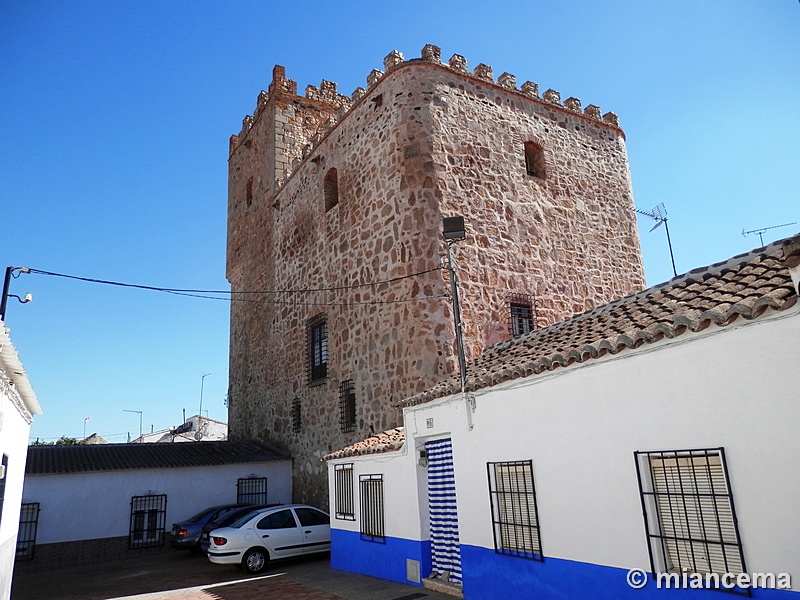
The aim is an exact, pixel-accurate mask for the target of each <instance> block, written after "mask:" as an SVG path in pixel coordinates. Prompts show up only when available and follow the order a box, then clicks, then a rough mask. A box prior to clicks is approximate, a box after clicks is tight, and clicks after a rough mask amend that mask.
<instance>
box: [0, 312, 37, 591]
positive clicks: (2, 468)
mask: <svg viewBox="0 0 800 600" xmlns="http://www.w3.org/2000/svg"><path fill="white" fill-rule="evenodd" d="M40 414H42V409H41V407H40V406H39V402H38V401H37V400H36V395H35V394H34V393H33V389H32V388H31V384H30V382H29V381H28V376H27V375H26V374H25V370H24V369H23V368H22V363H20V361H19V356H18V355H17V351H16V350H15V349H14V346H13V345H12V344H11V340H10V339H9V337H8V330H7V329H6V326H5V323H3V322H2V321H0V600H8V598H10V597H11V574H12V573H13V571H14V557H15V554H16V548H17V532H18V530H19V525H20V507H21V503H22V484H23V481H24V478H25V459H26V456H27V450H28V436H29V435H30V430H31V423H32V422H33V415H40ZM23 533H24V532H23Z"/></svg>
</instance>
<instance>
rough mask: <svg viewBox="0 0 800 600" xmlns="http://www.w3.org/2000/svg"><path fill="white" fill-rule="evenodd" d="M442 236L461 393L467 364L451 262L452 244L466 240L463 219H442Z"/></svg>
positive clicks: (453, 270) (464, 384) (453, 263)
mask: <svg viewBox="0 0 800 600" xmlns="http://www.w3.org/2000/svg"><path fill="white" fill-rule="evenodd" d="M442 235H443V236H444V240H445V242H446V243H447V265H448V268H449V270H450V289H451V292H452V296H453V319H454V321H455V329H456V348H457V349H458V368H459V374H460V379H461V393H462V394H463V393H464V388H465V387H466V384H467V364H466V361H465V360H464V341H463V335H462V330H461V309H460V307H459V303H458V281H457V279H456V266H455V262H454V261H453V244H455V243H456V242H461V241H463V240H465V239H467V231H466V228H465V227H464V217H461V216H455V217H444V218H443V219H442Z"/></svg>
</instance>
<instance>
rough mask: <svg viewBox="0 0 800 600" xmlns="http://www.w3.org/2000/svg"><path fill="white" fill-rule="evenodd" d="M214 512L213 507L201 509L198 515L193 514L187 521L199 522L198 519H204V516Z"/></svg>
mask: <svg viewBox="0 0 800 600" xmlns="http://www.w3.org/2000/svg"><path fill="white" fill-rule="evenodd" d="M212 512H214V509H213V508H206V509H205V510H201V511H200V512H199V513H197V514H196V515H194V516H191V517H189V518H188V519H186V522H187V523H197V522H198V521H200V520H202V519H203V517H205V516H206V515H209V514H211V513H212Z"/></svg>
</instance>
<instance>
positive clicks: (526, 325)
mask: <svg viewBox="0 0 800 600" xmlns="http://www.w3.org/2000/svg"><path fill="white" fill-rule="evenodd" d="M508 307H509V327H508V328H509V332H510V333H511V337H517V336H520V335H525V334H526V333H530V332H531V331H533V330H534V329H536V306H535V304H534V300H533V296H531V295H529V294H511V295H510V296H509V299H508Z"/></svg>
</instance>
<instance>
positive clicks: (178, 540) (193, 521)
mask: <svg viewBox="0 0 800 600" xmlns="http://www.w3.org/2000/svg"><path fill="white" fill-rule="evenodd" d="M247 506H251V505H248V504H241V503H239V504H220V505H218V506H210V507H209V508H206V509H204V510H201V511H200V512H199V513H197V514H196V515H194V516H192V517H189V518H188V519H186V520H185V521H181V522H180V523H173V524H172V536H171V539H170V540H169V545H170V546H172V547H173V548H175V549H176V550H193V551H195V552H199V551H200V533H201V532H202V529H203V525H205V524H206V523H208V522H209V521H213V520H215V519H219V518H220V517H224V516H225V515H226V514H228V513H229V512H231V511H232V510H236V509H237V508H244V507H247Z"/></svg>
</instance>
